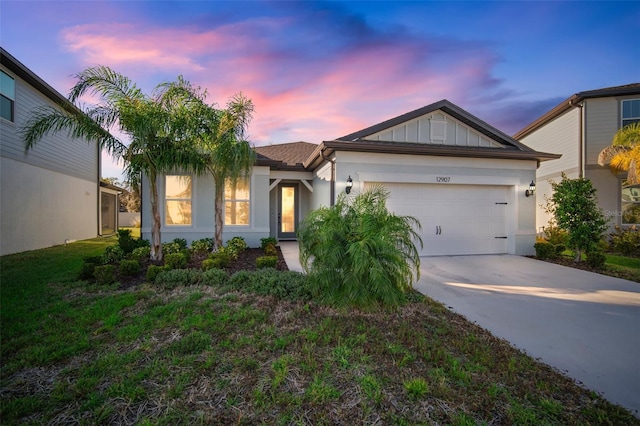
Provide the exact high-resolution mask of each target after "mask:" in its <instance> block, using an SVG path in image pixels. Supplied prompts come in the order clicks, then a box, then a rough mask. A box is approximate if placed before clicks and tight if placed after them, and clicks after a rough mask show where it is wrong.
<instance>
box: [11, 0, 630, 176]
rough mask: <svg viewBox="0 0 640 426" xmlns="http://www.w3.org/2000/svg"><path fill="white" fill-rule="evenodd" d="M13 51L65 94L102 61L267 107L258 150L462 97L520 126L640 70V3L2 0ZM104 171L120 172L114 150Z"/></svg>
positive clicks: (144, 82)
mask: <svg viewBox="0 0 640 426" xmlns="http://www.w3.org/2000/svg"><path fill="white" fill-rule="evenodd" d="M0 23H1V29H0V41H1V44H2V47H4V48H5V49H6V50H8V51H9V53H11V54H12V55H13V56H15V57H16V58H17V59H18V60H20V61H21V62H23V63H24V64H25V65H26V66H27V67H29V68H30V69H31V70H32V71H34V72H35V73H36V74H38V75H39V76H40V77H41V78H43V79H44V80H45V81H47V82H48V83H49V84H51V85H52V86H53V87H54V88H56V89H57V90H58V91H59V92H61V93H62V94H64V95H66V94H68V91H69V89H70V88H71V86H72V85H73V83H74V78H73V74H74V73H77V72H79V71H81V70H82V69H84V68H86V67H89V66H94V65H97V64H100V65H108V66H110V67H112V68H114V69H115V70H117V71H119V72H121V73H123V74H125V75H127V76H129V77H130V78H132V79H133V80H134V81H136V82H137V83H138V84H139V85H140V86H141V87H142V88H143V89H144V90H145V91H146V92H148V93H150V92H151V90H152V89H153V88H154V87H155V86H156V85H157V84H159V83H161V82H163V81H167V80H174V79H175V78H176V77H177V76H178V75H183V76H184V77H185V78H186V79H188V80H190V81H191V82H192V83H194V84H196V85H199V86H202V87H205V88H207V89H208V92H209V101H210V102H216V103H218V104H219V105H224V104H225V103H226V101H227V99H228V98H229V97H230V96H232V95H233V94H234V93H236V92H238V91H242V92H244V93H245V94H246V95H248V96H249V97H250V98H252V99H253V101H254V103H255V104H256V114H255V118H254V120H253V122H252V123H251V126H250V128H249V137H250V139H251V140H252V142H253V143H254V144H255V145H267V144H271V143H282V142H292V141H298V140H305V141H309V142H314V143H319V142H321V141H323V140H330V139H333V138H336V137H339V136H342V135H345V134H348V133H351V132H353V131H356V130H359V129H361V128H364V127H367V126H369V125H372V124H375V123H378V122H380V121H382V120H385V119H388V118H391V117H394V116H396V115H399V114H402V113H405V112H408V111H411V110H414V109H416V108H419V107H422V106H424V105H428V104H430V103H432V102H436V101H438V100H440V99H449V100H450V101H451V102H453V103H455V104H457V105H458V106H460V107H462V108H464V109H466V110H467V111H469V112H470V113H472V114H474V115H476V116H478V117H479V118H481V119H483V120H484V121H486V122H488V123H490V124H492V125H494V126H496V127H498V128H499V129H500V130H502V131H503V132H505V133H507V134H513V133H515V132H516V131H518V130H519V129H521V128H522V127H524V126H525V125H526V124H528V123H529V122H531V121H533V120H535V119H536V118H537V117H539V116H540V115H541V114H543V113H544V112H546V111H547V110H549V109H550V108H552V107H553V106H555V105H557V104H558V103H559V102H561V101H562V100H563V99H566V98H567V97H569V96H571V95H572V94H574V93H576V92H580V91H584V90H592V89H598V88H602V87H609V86H616V85H621V84H627V83H631V82H638V81H640V2H636V1H630V2H612V1H609V2H593V1H592V2H579V1H567V2H562V1H537V2H526V1H524V2H522V1H503V2H485V1H475V2H463V1H440V2H422V1H411V2H391V1H389V2H365V1H359V2H293V1H273V2H257V1H252V2H242V1H233V2H231V1H228V2H206V1H196V2H191V1H181V2H159V1H118V2H94V1H72V2H61V1H46V2H35V1H16V2H14V1H4V0H2V1H0ZM102 174H103V176H106V177H108V176H118V175H119V171H118V169H117V167H114V166H112V165H111V164H110V162H109V161H105V164H103V173H102Z"/></svg>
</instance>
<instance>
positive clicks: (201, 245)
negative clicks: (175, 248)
mask: <svg viewBox="0 0 640 426" xmlns="http://www.w3.org/2000/svg"><path fill="white" fill-rule="evenodd" d="M191 250H192V251H194V252H196V253H206V252H210V251H211V250H213V238H202V239H200V240H195V241H193V242H192V243H191Z"/></svg>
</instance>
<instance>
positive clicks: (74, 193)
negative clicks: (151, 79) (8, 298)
mask: <svg viewBox="0 0 640 426" xmlns="http://www.w3.org/2000/svg"><path fill="white" fill-rule="evenodd" d="M0 59H1V60H0V78H1V83H2V84H1V85H0V92H1V93H0V95H1V96H0V100H1V116H0V255H5V254H10V253H17V252H22V251H26V250H33V249H39V248H44V247H50V246H53V245H58V244H64V243H65V242H68V241H73V240H81V239H86V238H93V237H96V236H97V235H100V234H102V228H101V226H102V225H101V220H102V219H101V216H100V212H101V211H102V207H103V206H102V205H101V196H100V194H101V192H104V193H110V190H108V188H105V189H104V190H102V191H101V188H100V150H99V149H98V148H97V146H96V145H95V144H89V143H87V142H86V141H84V140H74V139H71V138H70V137H68V136H67V134H66V133H65V132H61V133H58V134H56V135H54V136H47V137H44V138H43V139H42V140H41V141H40V142H39V143H38V144H37V145H36V147H35V148H34V149H33V150H31V151H29V152H28V153H25V149H24V142H23V140H22V137H21V135H20V130H21V128H22V127H23V126H24V124H25V123H26V121H27V120H28V118H29V116H30V114H31V112H32V111H33V110H34V109H36V108H39V107H41V106H57V105H59V104H60V103H69V101H68V100H67V99H66V98H65V97H64V96H62V95H61V94H60V93H58V92H57V91H56V90H55V89H53V88H52V87H51V86H50V85H48V84H47V83H46V82H44V81H43V80H42V79H41V78H40V77H38V76H37V75H36V74H35V73H33V71H31V70H30V69H29V68H27V67H26V66H25V65H23V64H22V63H21V62H20V61H18V60H17V59H16V58H14V57H13V56H12V55H11V54H9V53H8V52H7V51H6V50H4V49H2V48H0Z"/></svg>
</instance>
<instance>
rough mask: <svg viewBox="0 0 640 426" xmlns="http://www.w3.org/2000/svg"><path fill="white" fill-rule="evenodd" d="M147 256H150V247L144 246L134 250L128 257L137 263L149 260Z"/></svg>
mask: <svg viewBox="0 0 640 426" xmlns="http://www.w3.org/2000/svg"><path fill="white" fill-rule="evenodd" d="M149 256H151V247H149V246H145V247H136V248H134V249H133V251H132V252H131V254H130V256H129V257H130V258H131V259H134V260H137V261H138V262H143V261H144V260H146V259H149Z"/></svg>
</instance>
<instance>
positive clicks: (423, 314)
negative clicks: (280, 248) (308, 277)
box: [0, 239, 640, 425]
mask: <svg viewBox="0 0 640 426" xmlns="http://www.w3.org/2000/svg"><path fill="white" fill-rule="evenodd" d="M114 242H115V239H99V240H90V241H82V242H77V243H73V244H70V245H68V246H66V247H53V248H51V249H47V250H39V251H36V252H29V253H23V254H20V255H13V256H5V257H2V258H0V266H1V267H2V269H1V277H0V278H1V280H2V286H1V287H0V288H1V290H2V324H1V330H0V331H1V333H0V338H1V350H2V370H1V372H0V394H1V395H2V399H1V401H0V417H1V418H2V424H8V425H11V424H19V423H29V424H44V423H63V422H68V421H70V419H78V420H79V421H81V422H84V423H86V424H112V423H131V424H143V425H144V424H149V425H151V424H153V425H156V424H167V425H175V424H178V425H179V424H185V425H186V424H193V423H203V424H236V423H239V424H298V423H300V424H336V423H339V424H368V423H375V422H377V423H380V424H430V423H431V424H433V423H438V424H457V425H467V424H468V425H472V424H496V423H500V424H631V425H634V424H635V425H638V424H640V422H639V421H638V419H636V418H635V417H633V416H632V415H631V414H630V413H628V412H627V411H625V410H623V409H622V408H620V407H618V406H614V405H611V404H609V403H608V402H606V401H604V400H603V399H601V398H600V397H599V396H597V395H595V394H593V393H591V392H589V391H586V390H584V389H582V388H580V387H579V386H577V385H576V384H575V383H573V382H572V381H571V380H569V379H567V378H566V377H564V376H562V375H561V374H559V373H558V372H557V371H555V370H553V369H551V368H549V367H547V366H545V365H543V364H540V363H538V362H536V361H535V360H533V359H532V358H530V357H528V356H526V355H525V354H523V353H521V352H519V351H517V350H516V349H514V348H512V347H511V346H510V345H509V344H508V343H507V342H505V341H502V340H499V339H496V338H495V337H493V336H492V335H490V334H489V333H488V332H486V331H485V330H483V329H481V328H479V327H477V326H475V325H473V324H471V323H469V322H468V321H466V320H465V319H464V318H462V317H461V316H458V315H456V314H454V313H452V312H450V311H449V310H447V309H446V308H445V307H444V306H443V305H441V304H439V303H436V302H434V301H432V300H430V299H427V298H421V297H414V298H412V300H414V301H413V302H411V303H408V304H406V305H405V306H403V307H401V308H399V309H398V310H396V311H393V312H378V313H373V312H360V311H357V310H352V311H337V310H333V309H330V308H328V307H326V306H321V305H318V304H315V303H309V302H305V301H298V300H297V299H295V298H294V297H293V296H287V297H289V298H287V299H279V298H277V297H275V296H273V295H260V294H256V293H249V292H245V291H241V290H238V289H232V288H219V287H206V286H190V287H178V288H175V289H163V288H159V287H154V286H151V285H149V284H143V285H139V286H136V287H132V288H129V289H127V290H122V289H119V288H118V285H117V284H116V285H112V286H108V287H99V286H96V285H89V284H87V283H86V282H78V281H75V274H76V273H77V270H79V268H80V264H81V259H82V258H83V257H85V256H89V255H97V254H99V253H100V251H102V250H103V249H104V247H106V246H107V245H110V244H113V243H114ZM269 277H270V279H273V276H271V275H269ZM269 282H271V281H269Z"/></svg>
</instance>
